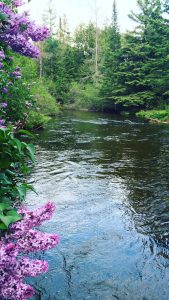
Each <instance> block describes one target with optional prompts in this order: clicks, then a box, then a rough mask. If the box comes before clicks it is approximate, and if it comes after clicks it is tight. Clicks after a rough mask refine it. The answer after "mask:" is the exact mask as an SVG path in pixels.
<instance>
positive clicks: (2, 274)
mask: <svg viewBox="0 0 169 300" xmlns="http://www.w3.org/2000/svg"><path fill="white" fill-rule="evenodd" d="M54 210H55V206H54V204H52V203H47V204H46V205H44V206H43V207H41V208H37V209H36V210H35V211H30V210H28V209H27V208H25V207H21V208H20V209H19V212H20V214H21V215H22V216H23V219H22V220H21V221H19V222H17V223H14V224H12V225H11V227H10V230H9V232H8V233H7V234H6V235H5V237H4V238H2V239H1V242H0V297H2V298H3V299H10V300H26V299H29V298H32V296H33V295H34V290H33V288H32V287H31V286H30V285H28V284H26V283H25V282H24V280H25V278H26V277H27V276H31V277H35V276H38V275H40V274H42V273H46V272H47V271H48V263H47V262H46V261H44V260H33V259H30V258H29V257H28V256H23V255H24V254H26V255H29V253H32V252H37V251H44V250H49V249H51V248H53V247H55V246H56V245H57V244H58V242H59V236H58V235H55V234H47V233H43V232H41V231H37V230H33V227H35V226H36V227H37V226H39V225H41V224H42V223H43V222H44V221H46V220H49V219H50V218H51V216H52V214H53V212H54Z"/></svg>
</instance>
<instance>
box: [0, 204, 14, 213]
mask: <svg viewBox="0 0 169 300" xmlns="http://www.w3.org/2000/svg"><path fill="white" fill-rule="evenodd" d="M10 209H12V207H11V206H10V205H9V204H8V203H0V211H1V212H3V211H4V210H10Z"/></svg>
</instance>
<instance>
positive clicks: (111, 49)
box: [101, 0, 121, 108]
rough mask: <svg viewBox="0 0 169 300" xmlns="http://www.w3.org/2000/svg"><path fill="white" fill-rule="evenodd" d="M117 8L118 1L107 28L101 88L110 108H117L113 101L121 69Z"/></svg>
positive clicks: (114, 4) (114, 5)
mask: <svg viewBox="0 0 169 300" xmlns="http://www.w3.org/2000/svg"><path fill="white" fill-rule="evenodd" d="M117 15H118V14H117V8H116V1H115V0H114V3H113V14H112V23H111V25H110V26H109V27H108V28H107V31H106V33H107V42H106V44H107V45H106V47H105V53H104V58H103V66H102V74H103V80H102V86H101V96H102V98H103V99H104V102H105V100H107V105H106V104H105V103H104V105H106V106H108V107H109V108H115V100H114V99H113V94H114V91H115V90H116V89H117V78H118V76H117V74H118V72H119V71H118V69H119V57H120V49H121V40H120V32H119V26H118V20H117Z"/></svg>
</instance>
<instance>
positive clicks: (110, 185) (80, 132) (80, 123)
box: [27, 112, 169, 300]
mask: <svg viewBox="0 0 169 300" xmlns="http://www.w3.org/2000/svg"><path fill="white" fill-rule="evenodd" d="M35 144H36V165H35V167H34V169H33V172H32V174H31V177H30V182H34V186H35V188H36V190H37V192H38V195H36V194H33V193H32V192H31V193H30V194H29V195H28V197H27V203H28V204H29V205H30V206H31V207H34V206H37V205H40V204H44V203H46V202H47V201H53V202H54V203H56V206H57V209H56V213H55V215H54V217H53V219H52V220H51V221H49V222H47V223H45V224H44V225H43V226H42V230H44V231H46V232H50V233H58V234H59V235H60V236H61V243H60V245H59V246H58V247H57V248H56V249H53V250H51V251H48V252H47V253H46V254H42V255H41V257H43V258H44V259H47V260H48V261H49V264H50V270H49V272H48V273H47V274H45V275H44V276H41V277H39V278H36V279H34V280H31V283H32V284H33V285H34V287H35V289H36V292H37V294H36V297H35V299H36V300H38V299H41V300H115V299H119V300H168V299H169V126H168V125H150V124H146V123H144V122H141V121H138V120H131V119H130V120H125V119H123V118H122V117H117V116H113V115H106V114H96V113H88V112H68V113H64V114H63V115H61V116H58V117H57V118H54V119H52V120H51V122H50V123H49V124H48V125H47V127H46V129H45V130H44V131H43V132H39V133H37V135H36V140H35Z"/></svg>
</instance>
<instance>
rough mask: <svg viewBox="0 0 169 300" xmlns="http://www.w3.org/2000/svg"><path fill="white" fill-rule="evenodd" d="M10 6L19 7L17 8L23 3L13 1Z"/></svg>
mask: <svg viewBox="0 0 169 300" xmlns="http://www.w3.org/2000/svg"><path fill="white" fill-rule="evenodd" d="M12 4H13V5H14V6H15V7H19V6H22V5H24V4H25V3H24V2H23V1H22V0H13V1H12Z"/></svg>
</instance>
